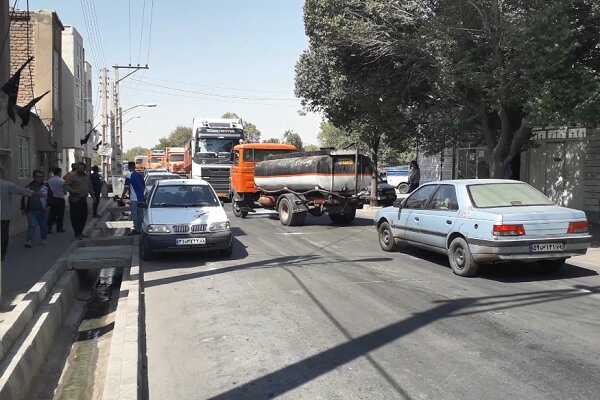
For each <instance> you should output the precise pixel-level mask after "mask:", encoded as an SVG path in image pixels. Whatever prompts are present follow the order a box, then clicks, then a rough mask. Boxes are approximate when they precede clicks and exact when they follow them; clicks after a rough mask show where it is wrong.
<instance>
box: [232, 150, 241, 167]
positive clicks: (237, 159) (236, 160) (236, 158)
mask: <svg viewBox="0 0 600 400" xmlns="http://www.w3.org/2000/svg"><path fill="white" fill-rule="evenodd" d="M239 164H240V152H239V151H234V152H233V165H239Z"/></svg>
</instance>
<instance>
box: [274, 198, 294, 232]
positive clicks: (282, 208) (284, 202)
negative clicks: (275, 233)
mask: <svg viewBox="0 0 600 400" xmlns="http://www.w3.org/2000/svg"><path fill="white" fill-rule="evenodd" d="M277 212H278V213H279V221H280V222H281V223H282V224H283V225H285V226H290V225H293V222H294V213H293V207H292V202H291V201H290V200H289V199H288V198H286V197H284V198H282V199H281V200H280V201H279V204H278V205H277Z"/></svg>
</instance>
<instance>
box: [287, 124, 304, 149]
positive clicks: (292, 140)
mask: <svg viewBox="0 0 600 400" xmlns="http://www.w3.org/2000/svg"><path fill="white" fill-rule="evenodd" d="M282 143H285V144H291V145H294V146H296V149H297V150H298V151H304V145H303V143H302V138H301V137H300V135H299V134H298V133H296V132H294V131H292V130H291V129H288V130H287V131H285V132H284V133H283V140H282Z"/></svg>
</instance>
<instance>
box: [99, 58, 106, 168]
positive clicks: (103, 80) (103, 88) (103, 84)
mask: <svg viewBox="0 0 600 400" xmlns="http://www.w3.org/2000/svg"><path fill="white" fill-rule="evenodd" d="M100 87H101V89H100V91H101V93H102V144H103V145H105V146H106V145H108V134H107V132H108V70H107V69H106V68H102V70H100ZM101 157H102V176H103V177H104V179H107V177H108V156H101Z"/></svg>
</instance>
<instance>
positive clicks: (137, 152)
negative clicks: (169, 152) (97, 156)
mask: <svg viewBox="0 0 600 400" xmlns="http://www.w3.org/2000/svg"><path fill="white" fill-rule="evenodd" d="M147 154H148V149H147V148H145V147H142V146H136V147H132V148H131V149H129V150H126V151H125V153H123V160H127V161H133V160H134V158H135V157H136V156H145V155H147Z"/></svg>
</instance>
